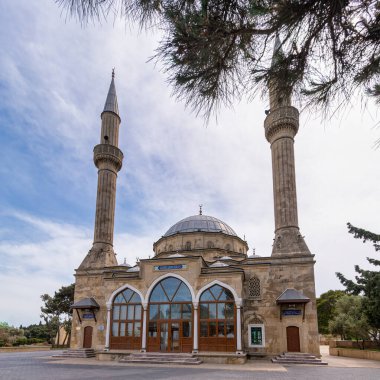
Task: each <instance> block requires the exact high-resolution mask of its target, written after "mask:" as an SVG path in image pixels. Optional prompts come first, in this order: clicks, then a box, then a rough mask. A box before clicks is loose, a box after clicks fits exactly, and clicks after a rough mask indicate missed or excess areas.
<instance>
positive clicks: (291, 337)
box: [286, 326, 301, 352]
mask: <svg viewBox="0 0 380 380" xmlns="http://www.w3.org/2000/svg"><path fill="white" fill-rule="evenodd" d="M286 341H287V345H288V352H300V351H301V349H300V333H299V328H298V327H296V326H288V327H287V328H286Z"/></svg>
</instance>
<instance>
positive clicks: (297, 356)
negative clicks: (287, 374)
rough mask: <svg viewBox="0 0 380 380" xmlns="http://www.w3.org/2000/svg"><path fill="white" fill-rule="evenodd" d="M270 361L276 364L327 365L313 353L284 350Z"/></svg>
mask: <svg viewBox="0 0 380 380" xmlns="http://www.w3.org/2000/svg"><path fill="white" fill-rule="evenodd" d="M272 362H273V363H278V364H313V365H327V363H326V362H323V361H322V359H319V358H317V357H316V356H314V355H311V354H306V353H300V352H284V353H283V354H282V355H279V356H276V357H275V358H273V359H272Z"/></svg>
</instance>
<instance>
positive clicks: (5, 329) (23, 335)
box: [0, 284, 74, 347]
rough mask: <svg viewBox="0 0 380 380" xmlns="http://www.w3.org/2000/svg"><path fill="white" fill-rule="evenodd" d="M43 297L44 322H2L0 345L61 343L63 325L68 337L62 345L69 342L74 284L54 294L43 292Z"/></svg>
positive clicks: (0, 326) (42, 312)
mask: <svg viewBox="0 0 380 380" xmlns="http://www.w3.org/2000/svg"><path fill="white" fill-rule="evenodd" d="M41 299H42V301H43V306H42V307H41V315H40V317H41V318H42V320H43V322H41V321H40V322H39V323H38V324H31V325H29V326H23V325H20V326H19V327H14V326H11V325H9V324H8V323H7V322H0V347H4V346H20V345H25V344H36V343H48V344H52V345H54V344H57V345H59V344H60V342H61V339H60V333H61V327H63V328H64V330H65V332H66V334H65V336H66V338H65V340H64V341H63V342H62V345H68V344H69V342H70V332H71V314H72V313H71V310H70V306H71V304H72V303H73V302H74V284H71V285H69V286H62V287H61V288H60V289H59V290H58V291H56V292H54V295H53V296H50V295H49V294H43V295H42V296H41Z"/></svg>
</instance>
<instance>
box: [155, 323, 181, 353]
mask: <svg viewBox="0 0 380 380" xmlns="http://www.w3.org/2000/svg"><path fill="white" fill-rule="evenodd" d="M160 351H161V352H179V351H180V330H179V323H178V322H164V323H161V324H160Z"/></svg>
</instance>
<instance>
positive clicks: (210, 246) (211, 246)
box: [207, 240, 214, 248]
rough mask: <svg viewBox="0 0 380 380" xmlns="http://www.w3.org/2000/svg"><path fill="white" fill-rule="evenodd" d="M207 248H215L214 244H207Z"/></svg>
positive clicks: (209, 242)
mask: <svg viewBox="0 0 380 380" xmlns="http://www.w3.org/2000/svg"><path fill="white" fill-rule="evenodd" d="M207 248H214V243H213V242H212V241H210V240H209V241H208V242H207Z"/></svg>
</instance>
